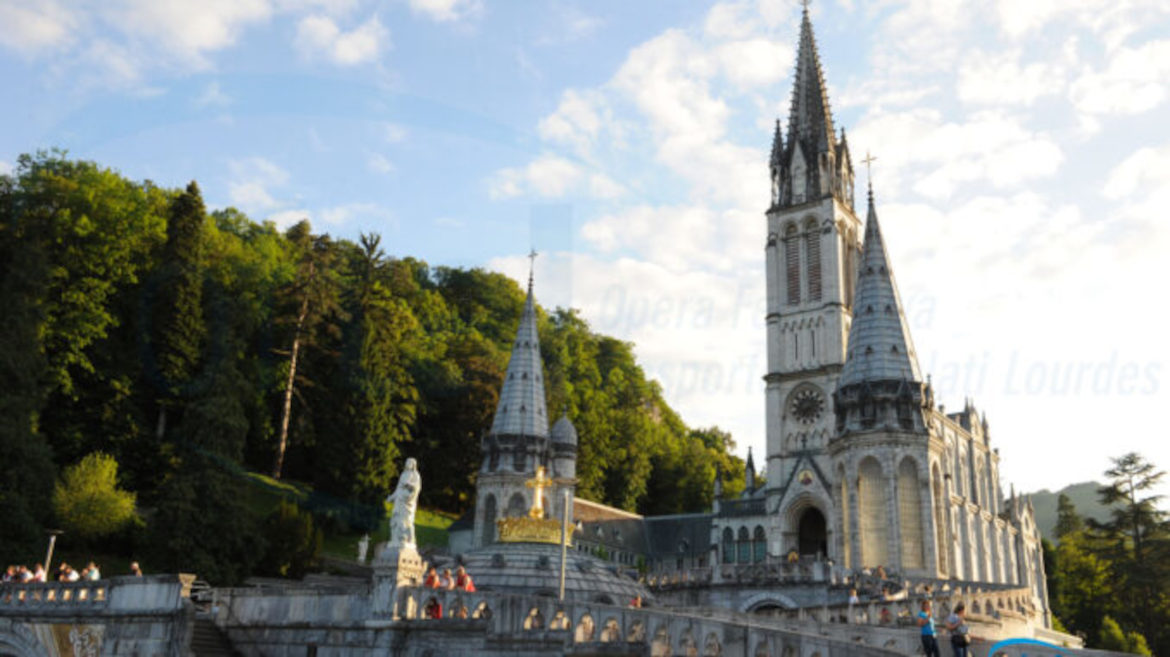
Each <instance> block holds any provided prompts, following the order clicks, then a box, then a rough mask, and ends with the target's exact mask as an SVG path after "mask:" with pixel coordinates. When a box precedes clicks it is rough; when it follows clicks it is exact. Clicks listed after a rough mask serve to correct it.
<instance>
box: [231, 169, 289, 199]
mask: <svg viewBox="0 0 1170 657" xmlns="http://www.w3.org/2000/svg"><path fill="white" fill-rule="evenodd" d="M228 169H229V170H230V171H231V173H232V176H233V178H234V180H233V181H231V182H229V183H228V196H229V198H231V201H232V203H233V204H234V205H236V206H237V207H239V208H240V209H241V210H244V211H246V212H264V211H269V210H275V209H277V208H278V207H279V206H280V205H281V202H280V201H278V200H277V199H276V198H275V197H274V196H273V195H272V192H271V191H270V190H272V189H273V188H279V187H283V186H284V185H285V184H286V183H287V182H288V179H289V175H288V172H287V171H285V170H284V169H282V168H281V167H279V166H278V165H276V164H274V163H273V162H271V161H269V160H266V159H264V158H262V157H250V158H245V159H242V160H233V161H232V162H230V163H229V165H228Z"/></svg>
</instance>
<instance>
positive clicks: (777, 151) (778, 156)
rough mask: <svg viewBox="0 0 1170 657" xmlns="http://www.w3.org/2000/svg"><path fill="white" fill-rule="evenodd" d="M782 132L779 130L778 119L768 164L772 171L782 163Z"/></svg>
mask: <svg viewBox="0 0 1170 657" xmlns="http://www.w3.org/2000/svg"><path fill="white" fill-rule="evenodd" d="M783 156H784V132H783V131H782V130H781V129H780V119H776V133H775V134H773V135H772V158H771V159H770V160H769V163H770V164H771V166H772V170H773V171H775V170H776V169H778V168H780V163H781V162H783V161H784V157H783Z"/></svg>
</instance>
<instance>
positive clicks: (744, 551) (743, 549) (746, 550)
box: [735, 527, 752, 563]
mask: <svg viewBox="0 0 1170 657" xmlns="http://www.w3.org/2000/svg"><path fill="white" fill-rule="evenodd" d="M736 538H737V539H738V540H737V541H736V544H737V546H738V548H739V549H738V550H736V557H735V560H736V561H737V562H739V563H750V562H751V560H752V551H751V550H752V543H751V538H750V537H749V536H748V530H747V527H740V528H739V535H738V536H737V537H736Z"/></svg>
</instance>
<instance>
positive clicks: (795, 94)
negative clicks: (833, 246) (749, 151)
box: [770, 4, 853, 209]
mask: <svg viewBox="0 0 1170 657" xmlns="http://www.w3.org/2000/svg"><path fill="white" fill-rule="evenodd" d="M780 143H781V139H780V135H779V134H777V135H776V136H775V138H774V139H773V143H772V159H771V162H770V165H771V169H772V197H773V198H772V204H773V205H774V206H777V207H782V208H783V207H790V206H793V205H799V204H802V203H807V202H809V201H814V200H818V199H823V198H828V197H835V198H837V199H838V200H839V201H841V202H842V203H845V204H846V205H847V206H848V207H849V208H850V209H852V208H853V165H852V163H851V162H850V161H849V155H848V149H847V148H846V146H845V143H844V141H838V139H837V135H836V134H835V133H834V132H833V113H832V112H831V111H830V110H829V94H828V92H827V91H826V87H825V76H824V73H823V72H822V70H821V59H820V55H819V54H817V42H816V38H815V37H814V36H813V29H812V21H811V20H810V19H809V16H808V5H807V4H806V5H805V7H804V13H803V14H802V17H801V22H800V41H799V44H798V47H797V54H796V70H795V72H794V73H793V80H792V104H791V107H790V109H789V114H788V137H787V139H784V140H783V147H782V148H781V147H780Z"/></svg>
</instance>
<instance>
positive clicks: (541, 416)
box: [491, 276, 548, 438]
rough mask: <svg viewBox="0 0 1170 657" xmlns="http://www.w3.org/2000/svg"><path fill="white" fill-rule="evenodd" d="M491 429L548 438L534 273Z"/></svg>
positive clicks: (498, 433) (501, 432) (511, 433)
mask: <svg viewBox="0 0 1170 657" xmlns="http://www.w3.org/2000/svg"><path fill="white" fill-rule="evenodd" d="M491 433H493V434H495V435H520V436H537V437H540V438H548V409H547V408H546V407H545V400H544V373H543V367H542V361H541V359H540V338H539V337H538V336H537V334H536V303H535V301H533V295H532V277H531V276H529V277H528V298H526V299H525V300H524V313H523V314H522V315H521V316H520V326H519V328H517V329H516V340H515V341H514V342H513V343H512V357H511V359H510V360H509V361H508V373H507V374H506V375H504V386H503V388H502V389H501V390H500V402H499V404H497V405H496V416H495V418H494V419H493V420H492V430H491Z"/></svg>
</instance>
